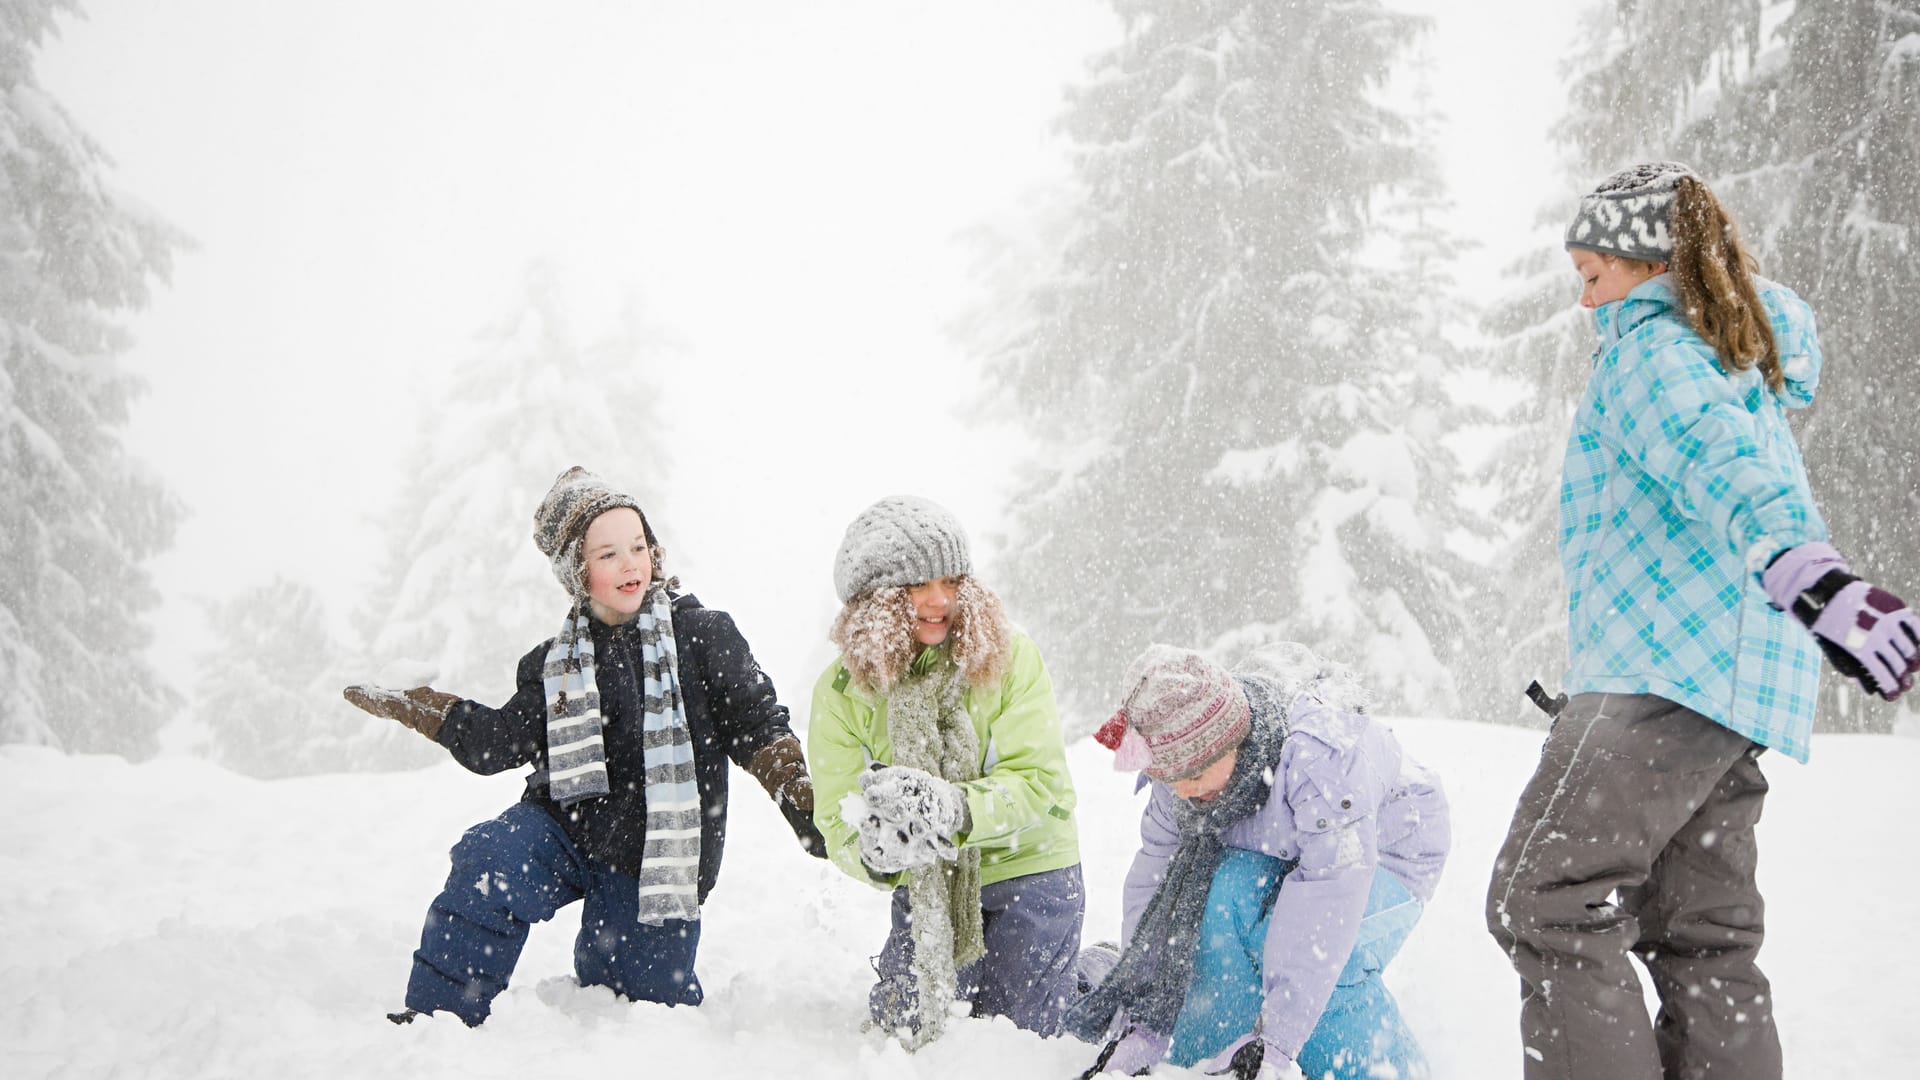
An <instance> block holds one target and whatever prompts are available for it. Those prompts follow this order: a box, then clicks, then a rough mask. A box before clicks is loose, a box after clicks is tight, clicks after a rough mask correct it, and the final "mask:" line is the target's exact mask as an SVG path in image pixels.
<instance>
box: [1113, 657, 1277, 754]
mask: <svg viewBox="0 0 1920 1080" xmlns="http://www.w3.org/2000/svg"><path fill="white" fill-rule="evenodd" d="M1252 723H1253V709H1252V707H1251V706H1250V705H1249V704H1248V702H1247V695H1246V692H1245V691H1243V690H1241V689H1240V685H1239V684H1238V683H1236V682H1234V680H1233V676H1232V675H1229V674H1228V673H1227V670H1226V669H1225V668H1223V667H1221V666H1220V665H1218V664H1215V663H1214V662H1213V661H1211V660H1208V659H1207V658H1206V657H1204V656H1202V655H1200V654H1199V653H1197V652H1194V651H1193V650H1192V649H1181V648H1176V647H1175V646H1172V645H1149V646H1148V647H1147V651H1146V652H1143V653H1141V654H1140V655H1139V656H1138V657H1136V658H1135V659H1134V661H1133V663H1132V664H1129V665H1128V666H1127V678H1126V692H1125V695H1124V696H1123V698H1122V701H1121V706H1120V711H1119V712H1118V713H1116V714H1114V717H1113V719H1112V720H1109V721H1107V723H1106V725H1105V726H1104V727H1102V728H1101V729H1100V731H1099V733H1098V734H1096V735H1095V736H1094V737H1095V738H1097V739H1099V740H1100V742H1101V743H1102V744H1104V745H1106V746H1108V747H1110V748H1112V749H1115V750H1117V751H1119V760H1117V761H1116V762H1115V766H1116V767H1129V768H1131V767H1143V768H1144V769H1145V770H1146V773H1147V775H1148V776H1151V777H1153V778H1154V779H1155V780H1162V781H1173V780H1185V779H1187V778H1188V777H1191V776H1198V775H1199V774H1200V773H1202V772H1205V771H1206V769H1207V766H1209V765H1212V764H1213V763H1214V762H1216V761H1219V760H1220V758H1221V757H1222V756H1223V755H1225V754H1226V752H1227V751H1229V750H1231V749H1233V748H1234V747H1236V746H1238V745H1240V742H1241V740H1243V739H1245V738H1246V737H1247V732H1248V731H1249V730H1250V729H1251V727H1252ZM1143 750H1144V755H1143V754H1142V751H1143Z"/></svg>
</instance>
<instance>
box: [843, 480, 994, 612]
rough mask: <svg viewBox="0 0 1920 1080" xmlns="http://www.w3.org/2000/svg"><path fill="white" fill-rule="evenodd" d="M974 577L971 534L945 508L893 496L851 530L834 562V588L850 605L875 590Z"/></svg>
mask: <svg viewBox="0 0 1920 1080" xmlns="http://www.w3.org/2000/svg"><path fill="white" fill-rule="evenodd" d="M971 573H973V558H972V556H970V555H969V554H968V553H967V534H966V532H965V530H963V529H961V528H960V522H959V520H958V519H957V518H955V517H954V516H953V515H952V514H950V513H948V512H947V509H946V507H943V506H941V505H940V504H939V503H935V502H931V501H929V500H927V499H922V498H918V497H916V496H913V495H889V496H888V497H886V498H884V499H881V500H880V501H879V502H877V503H874V504H873V505H872V506H869V507H867V508H866V509H865V510H862V511H860V516H859V517H856V518H854V519H853V524H851V525H848V526H847V535H846V537H845V538H844V539H842V540H841V541H840V553H839V554H838V555H836V556H834V559H833V589H834V592H836V593H838V594H839V596H840V602H841V603H843V604H849V603H852V602H853V601H854V600H855V599H856V598H857V597H861V596H865V595H866V594H867V593H870V592H872V591H874V590H875V589H884V588H887V587H889V586H893V585H918V584H920V583H921V582H923V581H933V580H936V579H938V578H943V577H959V576H960V575H962V574H971Z"/></svg>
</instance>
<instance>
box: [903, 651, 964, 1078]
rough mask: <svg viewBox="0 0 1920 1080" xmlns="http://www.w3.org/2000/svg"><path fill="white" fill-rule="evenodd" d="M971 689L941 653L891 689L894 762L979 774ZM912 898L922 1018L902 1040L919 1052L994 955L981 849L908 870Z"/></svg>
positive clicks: (950, 777) (951, 777)
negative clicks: (989, 950) (962, 979)
mask: <svg viewBox="0 0 1920 1080" xmlns="http://www.w3.org/2000/svg"><path fill="white" fill-rule="evenodd" d="M915 666H916V667H919V666H920V665H918V664H916V665H915ZM965 693H966V680H965V678H964V676H963V675H962V674H961V672H960V669H959V668H958V667H957V666H956V665H955V664H954V663H953V660H952V659H951V658H950V657H948V656H947V655H946V654H945V653H940V654H938V655H937V656H936V657H935V659H934V662H933V664H932V666H931V667H930V668H928V669H927V670H923V671H916V672H914V673H912V674H909V675H908V676H907V677H906V678H904V679H902V680H901V681H900V682H898V683H896V684H895V685H894V687H893V689H892V690H891V691H889V692H888V694H887V738H888V739H889V740H890V741H891V742H892V743H893V763H894V764H895V765H906V766H911V767H913V768H916V769H924V770H926V771H927V772H929V773H932V774H933V775H935V776H937V777H939V778H941V779H942V780H947V781H950V782H953V783H962V782H964V781H967V780H974V779H978V778H979V776H980V740H979V737H978V736H976V735H975V734H974V730H973V718H972V717H971V716H969V715H968V714H967V708H966V704H965V701H964V697H965ZM907 900H908V902H909V903H910V905H911V910H912V912H913V916H912V920H913V921H912V933H913V977H914V983H915V990H916V993H917V996H918V998H919V1002H920V1017H919V1021H920V1022H919V1023H918V1024H917V1025H914V1026H913V1028H912V1030H911V1031H910V1032H909V1033H908V1034H907V1035H906V1036H905V1037H904V1038H903V1039H902V1045H904V1046H905V1047H906V1048H907V1049H909V1050H915V1049H918V1048H920V1047H922V1046H924V1045H926V1044H927V1043H929V1042H932V1041H933V1040H934V1039H936V1038H938V1037H939V1036H940V1033H941V1032H942V1031H944V1030H945V1029H946V1025H947V1013H948V1008H947V1003H948V1002H950V1001H952V1000H953V999H954V992H955V989H956V988H957V987H958V985H959V971H960V969H961V968H963V967H966V966H967V965H968V964H971V963H973V962H974V961H975V960H978V959H979V958H980V957H981V956H983V955H985V953H986V942H985V940H984V938H983V932H982V926H981V916H980V851H979V849H977V848H961V849H960V856H959V858H958V859H956V860H955V861H953V862H947V861H945V860H944V859H942V860H939V861H936V862H935V863H934V864H933V865H932V866H926V867H922V868H920V869H917V870H911V871H908V873H907Z"/></svg>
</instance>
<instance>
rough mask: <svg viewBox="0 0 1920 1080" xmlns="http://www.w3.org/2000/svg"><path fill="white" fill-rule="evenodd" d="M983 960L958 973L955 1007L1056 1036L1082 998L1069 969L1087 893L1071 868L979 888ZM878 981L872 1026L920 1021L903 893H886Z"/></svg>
mask: <svg viewBox="0 0 1920 1080" xmlns="http://www.w3.org/2000/svg"><path fill="white" fill-rule="evenodd" d="M980 913H981V922H982V928H981V929H982V932H983V936H984V937H985V939H986V945H987V952H986V955H985V956H983V957H981V958H980V959H979V960H976V961H975V962H973V963H971V964H968V965H967V966H966V967H964V968H961V969H960V971H959V992H958V1000H962V1001H968V1002H972V1004H973V1015H975V1016H1004V1017H1006V1018H1008V1019H1009V1020H1012V1021H1013V1022H1014V1024H1015V1025H1016V1026H1018V1027H1022V1028H1025V1029H1026V1030H1028V1031H1035V1032H1039V1033H1040V1034H1042V1035H1053V1034H1056V1033H1057V1032H1058V1031H1059V1030H1060V1017H1061V1014H1063V1013H1065V1012H1066V1010H1067V1006H1069V1005H1071V1004H1073V1003H1074V1002H1075V1001H1077V1000H1079V997H1080V995H1081V994H1084V993H1085V992H1086V988H1085V987H1084V986H1083V985H1082V982H1083V980H1082V979H1081V977H1080V974H1079V972H1078V970H1077V968H1076V966H1075V961H1076V960H1078V959H1079V955H1080V922H1081V919H1082V917H1083V916H1084V915H1085V914H1086V886H1085V885H1083V884H1082V883H1081V879H1080V867H1079V866H1078V865H1075V866H1069V867H1065V868H1063V869H1060V870H1046V871H1043V872H1041V873H1038V874H1026V875H1024V876H1022V877H1017V878H1009V879H1007V880H1006V881H996V882H994V883H993V884H991V885H986V886H982V887H981V889H980ZM874 970H875V971H876V972H878V974H879V976H880V981H879V982H878V983H876V984H874V987H873V991H872V993H870V994H869V995H868V997H867V1003H868V1006H869V1007H870V1009H871V1011H872V1014H873V1020H874V1023H876V1024H879V1025H880V1026H881V1027H885V1028H889V1029H891V1028H899V1027H909V1026H912V1025H914V1024H917V1023H918V1022H919V1015H920V997H919V993H918V988H917V986H916V984H915V982H914V977H913V911H912V906H911V904H910V903H909V902H908V900H907V890H906V888H905V887H904V886H903V887H901V888H898V889H895V890H893V929H892V931H891V932H890V933H888V934H887V943H886V944H885V945H884V946H882V947H881V949H880V956H879V958H878V959H876V960H875V961H874Z"/></svg>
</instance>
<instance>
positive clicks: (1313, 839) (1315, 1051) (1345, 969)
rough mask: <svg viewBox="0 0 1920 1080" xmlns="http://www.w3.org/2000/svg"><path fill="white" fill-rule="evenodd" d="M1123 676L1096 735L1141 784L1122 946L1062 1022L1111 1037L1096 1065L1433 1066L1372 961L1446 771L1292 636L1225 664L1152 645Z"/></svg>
mask: <svg viewBox="0 0 1920 1080" xmlns="http://www.w3.org/2000/svg"><path fill="white" fill-rule="evenodd" d="M1127 685H1128V690H1127V696H1126V700H1125V703H1124V704H1123V705H1122V707H1121V710H1120V712H1119V713H1118V714H1116V715H1115V717H1114V718H1113V720H1111V721H1109V722H1108V724H1107V726H1106V727H1104V728H1102V729H1101V732H1100V735H1099V736H1098V737H1099V738H1100V740H1101V741H1102V742H1103V743H1105V744H1107V745H1109V746H1112V747H1114V748H1115V749H1116V750H1118V752H1119V753H1118V757H1117V760H1116V763H1115V764H1116V767H1117V768H1123V769H1127V768H1143V769H1144V776H1143V778H1142V780H1141V783H1143V784H1145V783H1151V784H1152V787H1153V790H1152V795H1151V797H1150V799H1149V801H1148V804H1147V809H1146V812H1145V814H1144V815H1143V817H1142V820H1141V825H1140V834H1141V847H1140V852H1139V854H1138V855H1137V856H1136V857H1135V858H1134V862H1133V867H1132V869H1131V871H1130V872H1129V873H1128V875H1127V880H1126V886H1125V905H1124V907H1125V915H1124V921H1123V929H1124V932H1125V937H1126V939H1127V945H1126V948H1125V951H1124V953H1123V954H1122V956H1121V959H1120V962H1119V964H1118V965H1117V966H1116V967H1115V969H1114V971H1113V973H1112V974H1111V975H1110V976H1108V978H1107V980H1106V981H1105V982H1104V983H1102V984H1101V986H1100V987H1099V988H1098V989H1097V990H1096V991H1095V992H1094V993H1093V994H1092V995H1090V996H1089V997H1088V998H1086V999H1085V1000H1084V1001H1083V1002H1081V1003H1080V1004H1079V1005H1078V1006H1076V1008H1075V1010H1074V1011H1073V1013H1072V1014H1071V1015H1070V1017H1069V1021H1070V1023H1071V1024H1073V1025H1074V1026H1075V1029H1076V1033H1078V1034H1080V1035H1081V1036H1082V1037H1085V1038H1089V1039H1094V1040H1097V1039H1099V1038H1100V1037H1101V1036H1102V1035H1103V1034H1107V1035H1109V1036H1110V1041H1109V1042H1107V1044H1106V1048H1105V1050H1104V1051H1103V1052H1102V1054H1101V1056H1100V1059H1099V1060H1098V1061H1097V1062H1096V1064H1095V1066H1094V1068H1093V1069H1091V1070H1089V1075H1091V1074H1092V1073H1095V1072H1100V1071H1106V1072H1119V1073H1126V1074H1135V1075H1138V1074H1139V1073H1142V1072H1145V1071H1146V1070H1147V1069H1148V1068H1150V1067H1152V1066H1153V1065H1154V1064H1156V1063H1158V1062H1159V1061H1161V1060H1163V1059H1165V1060H1170V1061H1171V1062H1172V1063H1174V1064H1176V1065H1182V1066H1191V1065H1194V1064H1195V1063H1198V1062H1202V1061H1205V1062H1206V1063H1205V1065H1203V1066H1202V1071H1204V1072H1207V1073H1217V1074H1225V1075H1232V1076H1236V1077H1242V1078H1246V1080H1252V1078H1255V1077H1281V1076H1290V1075H1295V1073H1294V1072H1293V1068H1294V1066H1295V1065H1296V1064H1297V1065H1298V1066H1300V1067H1301V1068H1303V1069H1304V1070H1305V1072H1306V1073H1307V1074H1308V1075H1311V1076H1314V1077H1321V1076H1325V1075H1332V1076H1335V1077H1343V1078H1344V1077H1364V1076H1375V1075H1394V1076H1399V1077H1403V1078H1406V1077H1418V1076H1424V1075H1427V1068H1426V1062H1425V1058H1424V1056H1423V1055H1422V1054H1421V1052H1420V1049H1419V1046H1418V1044H1417V1043H1416V1042H1415V1041H1414V1039H1413V1036H1412V1034H1411V1033H1410V1032H1409V1031H1408V1030H1407V1028H1406V1025H1405V1024H1404V1023H1403V1022H1402V1021H1401V1018H1400V1013H1399V1008H1398V1006H1397V1005H1396V1004H1395V1002H1394V1000H1393V996H1392V995H1391V994H1389V993H1388V992H1387V990H1386V987H1385V986H1383V985H1382V984H1381V980H1380V972H1381V970H1382V969H1383V968H1384V967H1385V966H1386V964H1387V962H1388V961H1389V960H1390V959H1392V957H1393V955H1394V954H1395V952H1397V951H1398V949H1399V947H1400V945H1401V943H1402V942H1403V941H1405V940H1406V936H1407V934H1408V932H1409V931H1411V930H1412V928H1413V925H1414V923H1415V922H1416V921H1418V919H1419V917H1420V913H1421V911H1422V910H1423V908H1424V906H1425V904H1426V902H1427V901H1428V900H1430V899H1431V898H1432V896H1433V890H1434V886H1435V884H1436V882H1437V881H1438V878H1439V876H1440V870H1441V867H1442V865H1443V864H1444V863H1445V861H1446V855H1447V848H1448V845H1449V840H1450V834H1449V829H1448V816H1447V802H1446V796H1445V795H1444V794H1443V793H1442V792H1441V789H1440V785H1439V782H1438V780H1437V779H1436V778H1435V777H1434V776H1433V774H1431V773H1430V772H1428V771H1427V770H1426V769H1425V768H1423V767H1422V766H1420V765H1419V764H1418V763H1416V762H1414V761H1413V760H1412V759H1410V758H1408V757H1407V756H1406V755H1405V754H1404V753H1403V752H1402V750H1401V748H1400V745H1399V743H1398V742H1397V741H1396V740H1395V738H1394V735H1393V732H1392V730H1391V729H1389V728H1388V727H1387V726H1386V725H1384V724H1382V723H1381V722H1379V721H1378V720H1375V719H1374V718H1373V717H1371V716H1369V715H1367V713H1366V712H1365V710H1364V698H1365V693H1364V691H1363V690H1361V688H1360V687H1358V686H1357V685H1356V684H1355V683H1354V682H1353V680H1352V678H1351V676H1350V675H1348V674H1347V673H1346V672H1345V671H1344V669H1339V668H1337V667H1335V666H1333V665H1329V664H1327V663H1325V662H1323V661H1321V660H1320V659H1319V658H1318V657H1316V656H1314V655H1313V653H1312V652H1311V651H1310V650H1308V649H1306V648H1305V647H1303V646H1299V645H1294V644H1290V643H1289V644H1282V645H1277V646H1269V647H1267V648H1264V649H1261V650H1258V651H1256V652H1255V653H1254V655H1253V656H1251V657H1249V658H1248V659H1247V660H1246V661H1243V662H1242V663H1241V664H1239V665H1237V666H1236V667H1235V669H1234V670H1233V671H1232V672H1229V671H1227V670H1224V669H1222V668H1221V667H1219V666H1217V665H1215V664H1213V663H1212V662H1210V661H1208V660H1207V659H1206V658H1204V657H1202V656H1201V655H1200V654H1198V653H1195V652H1191V651H1189V650H1185V649H1176V648H1172V647H1169V646H1164V645H1156V646H1153V647H1152V648H1150V649H1148V650H1147V651H1146V652H1145V653H1144V654H1142V655H1141V656H1140V657H1139V658H1138V659H1136V660H1135V661H1134V663H1133V665H1132V666H1131V668H1130V671H1129V677H1128V682H1127ZM1389 1067H1390V1068H1391V1069H1393V1070H1394V1071H1393V1072H1391V1073H1387V1072H1385V1071H1384V1070H1385V1069H1386V1068H1389Z"/></svg>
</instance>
